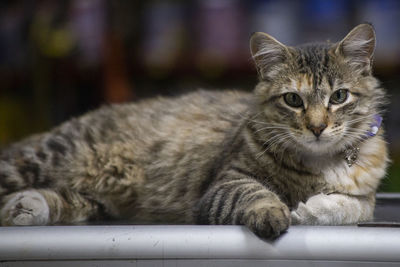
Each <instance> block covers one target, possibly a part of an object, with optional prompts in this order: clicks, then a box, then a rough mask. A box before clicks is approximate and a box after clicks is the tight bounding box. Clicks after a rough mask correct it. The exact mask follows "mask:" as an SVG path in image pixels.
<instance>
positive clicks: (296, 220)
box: [290, 202, 318, 225]
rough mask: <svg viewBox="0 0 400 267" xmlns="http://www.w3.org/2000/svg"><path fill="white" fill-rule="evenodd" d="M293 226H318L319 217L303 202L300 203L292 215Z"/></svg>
mask: <svg viewBox="0 0 400 267" xmlns="http://www.w3.org/2000/svg"><path fill="white" fill-rule="evenodd" d="M290 217H291V219H292V224H293V225H296V224H305V225H316V224H318V217H317V216H316V215H314V212H313V210H312V209H311V208H310V207H308V206H306V204H304V203H303V202H300V203H299V206H298V207H297V209H296V210H294V211H292V212H291V214H290Z"/></svg>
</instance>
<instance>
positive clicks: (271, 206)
mask: <svg viewBox="0 0 400 267" xmlns="http://www.w3.org/2000/svg"><path fill="white" fill-rule="evenodd" d="M243 219H244V224H245V225H246V226H247V227H248V228H249V229H250V230H251V231H253V232H254V233H255V234H256V235H258V236H260V237H263V238H274V237H277V236H279V235H280V234H281V233H282V232H284V231H286V230H287V228H288V227H289V225H290V211H289V208H288V207H287V206H286V205H285V204H283V203H265V202H262V201H259V202H258V203H256V204H255V205H252V206H251V207H249V208H248V209H247V210H246V211H245V213H244V218H243Z"/></svg>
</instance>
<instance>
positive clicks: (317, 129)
mask: <svg viewBox="0 0 400 267" xmlns="http://www.w3.org/2000/svg"><path fill="white" fill-rule="evenodd" d="M326 127H327V125H326V124H325V123H322V124H320V125H318V126H315V125H308V126H307V129H309V130H310V131H311V132H312V133H313V134H314V135H315V137H319V136H320V135H321V134H322V132H323V131H324V130H325V128H326Z"/></svg>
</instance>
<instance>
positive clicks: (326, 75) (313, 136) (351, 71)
mask: <svg viewBox="0 0 400 267" xmlns="http://www.w3.org/2000/svg"><path fill="white" fill-rule="evenodd" d="M250 47H251V53H252V56H253V59H254V61H255V64H256V67H257V70H258V74H259V79H260V82H259V83H258V85H257V86H256V89H255V93H256V96H257V100H259V106H258V114H257V116H256V119H254V121H259V123H258V124H256V127H257V128H258V129H257V131H258V133H259V134H261V135H262V136H263V139H264V140H270V144H271V145H273V144H276V145H280V146H282V145H284V146H286V147H287V148H290V147H292V148H295V149H297V150H303V151H307V152H311V153H318V154H321V153H326V152H338V151H342V150H343V149H345V148H346V147H348V146H350V145H352V144H355V143H357V142H359V141H361V140H362V138H364V136H365V134H366V132H367V131H368V130H369V129H370V124H371V122H372V121H373V117H374V115H375V114H378V113H379V112H380V107H381V105H382V103H383V100H384V91H383V89H381V88H380V87H379V83H378V81H377V80H376V79H375V78H374V77H373V76H372V71H371V65H372V56H373V53H374V49H375V32H374V29H373V27H372V26H371V25H369V24H361V25H358V26H357V27H355V28H354V29H353V30H352V31H350V33H349V34H348V35H347V36H346V37H345V38H344V39H343V40H342V41H340V42H338V43H334V44H332V43H316V44H306V45H302V46H297V47H290V46H285V45H284V44H282V43H280V42H279V41H277V40H276V39H274V38H273V37H271V36H270V35H268V34H265V33H255V34H253V36H252V37H251V40H250Z"/></svg>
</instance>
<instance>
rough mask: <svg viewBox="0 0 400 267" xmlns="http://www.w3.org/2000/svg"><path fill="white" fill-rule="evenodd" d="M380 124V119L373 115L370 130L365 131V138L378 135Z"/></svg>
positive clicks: (378, 116)
mask: <svg viewBox="0 0 400 267" xmlns="http://www.w3.org/2000/svg"><path fill="white" fill-rule="evenodd" d="M381 124H382V117H381V116H380V115H378V114H375V115H374V121H373V122H372V123H371V125H370V127H371V128H370V130H369V131H367V136H369V137H373V136H375V135H376V134H377V133H378V131H379V128H380V127H381Z"/></svg>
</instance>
